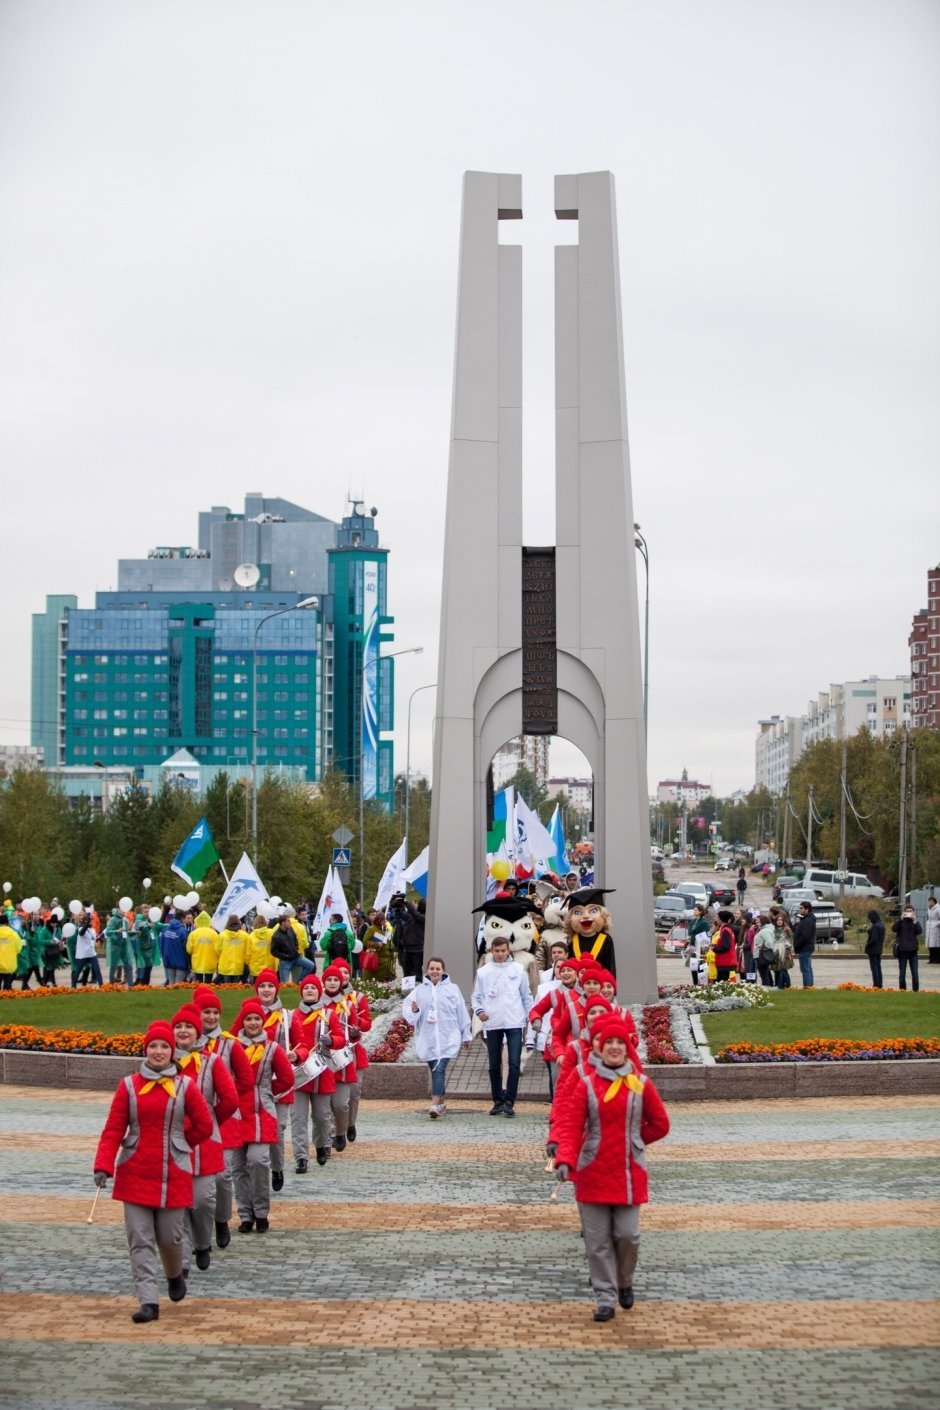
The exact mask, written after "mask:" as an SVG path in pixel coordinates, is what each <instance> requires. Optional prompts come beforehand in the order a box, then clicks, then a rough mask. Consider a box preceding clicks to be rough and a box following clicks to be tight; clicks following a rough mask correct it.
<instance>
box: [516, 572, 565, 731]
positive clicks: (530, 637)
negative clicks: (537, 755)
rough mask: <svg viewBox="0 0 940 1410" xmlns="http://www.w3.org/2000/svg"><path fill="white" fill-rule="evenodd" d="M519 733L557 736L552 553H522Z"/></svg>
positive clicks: (556, 676)
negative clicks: (520, 722)
mask: <svg viewBox="0 0 940 1410" xmlns="http://www.w3.org/2000/svg"><path fill="white" fill-rule="evenodd" d="M522 732H523V734H557V733H558V672H557V665H556V660H555V550H554V549H553V548H524V549H523V550H522Z"/></svg>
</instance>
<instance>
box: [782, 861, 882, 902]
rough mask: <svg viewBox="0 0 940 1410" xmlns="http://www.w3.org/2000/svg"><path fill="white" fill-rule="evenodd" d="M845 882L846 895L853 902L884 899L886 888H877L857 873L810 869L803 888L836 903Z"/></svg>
mask: <svg viewBox="0 0 940 1410" xmlns="http://www.w3.org/2000/svg"><path fill="white" fill-rule="evenodd" d="M840 878H844V882H845V894H846V896H849V897H851V898H852V899H853V900H871V901H881V900H883V899H884V894H885V893H884V888H883V887H881V886H875V884H874V883H873V882H871V881H869V880H868V877H867V876H863V875H862V873H861V872H857V871H847V872H844V873H843V872H838V871H821V870H819V869H817V868H816V867H810V869H809V871H808V872H807V873H806V875H805V876H804V877H803V880H802V882H801V883H800V884H801V886H807V887H809V888H810V889H811V890H813V891H815V892H816V894H817V896H820V897H821V898H822V900H824V901H835V900H837V899H838V897H839V894H840V891H841V889H842V884H843V883H842V880H841V879H840Z"/></svg>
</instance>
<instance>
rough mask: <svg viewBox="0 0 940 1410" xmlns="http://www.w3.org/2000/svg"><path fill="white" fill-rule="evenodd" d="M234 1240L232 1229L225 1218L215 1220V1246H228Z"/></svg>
mask: <svg viewBox="0 0 940 1410" xmlns="http://www.w3.org/2000/svg"><path fill="white" fill-rule="evenodd" d="M231 1242H232V1231H231V1229H230V1228H229V1226H228V1224H227V1223H226V1222H225V1221H224V1220H219V1219H217V1220H216V1221H215V1246H216V1248H228V1246H229V1244H230V1243H231Z"/></svg>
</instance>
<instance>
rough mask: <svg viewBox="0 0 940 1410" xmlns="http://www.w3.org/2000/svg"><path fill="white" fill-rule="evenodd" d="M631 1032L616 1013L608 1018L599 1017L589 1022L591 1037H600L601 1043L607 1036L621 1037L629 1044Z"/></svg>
mask: <svg viewBox="0 0 940 1410" xmlns="http://www.w3.org/2000/svg"><path fill="white" fill-rule="evenodd" d="M632 1036H633V1035H632V1033H631V1032H630V1029H629V1027H628V1026H627V1024H626V1022H625V1021H624V1020H623V1019H622V1018H621V1017H620V1016H619V1015H618V1014H612V1015H611V1016H610V1018H607V1017H604V1018H599V1019H598V1020H597V1021H596V1022H595V1023H592V1024H591V1038H592V1040H593V1039H594V1038H600V1040H601V1043H603V1042H604V1041H605V1039H607V1038H622V1039H623V1041H624V1042H625V1043H626V1044H627V1046H628V1047H629V1046H630V1040H631V1038H632Z"/></svg>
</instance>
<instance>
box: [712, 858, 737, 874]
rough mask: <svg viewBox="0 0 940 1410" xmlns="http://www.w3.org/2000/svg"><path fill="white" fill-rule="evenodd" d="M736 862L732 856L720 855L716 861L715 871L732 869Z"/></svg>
mask: <svg viewBox="0 0 940 1410" xmlns="http://www.w3.org/2000/svg"><path fill="white" fill-rule="evenodd" d="M733 866H734V862H733V861H732V860H731V858H730V857H719V858H718V860H717V862H716V863H715V871H731V869H732V867H733Z"/></svg>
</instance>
